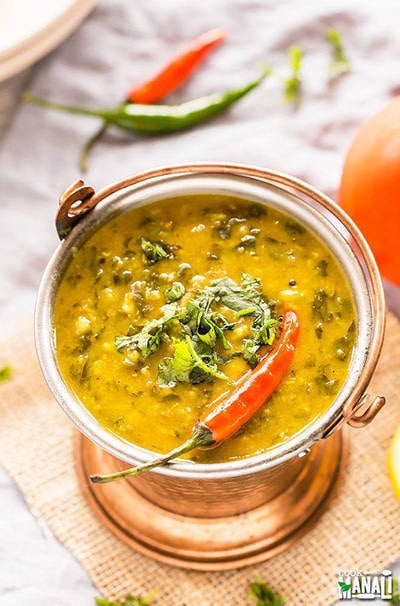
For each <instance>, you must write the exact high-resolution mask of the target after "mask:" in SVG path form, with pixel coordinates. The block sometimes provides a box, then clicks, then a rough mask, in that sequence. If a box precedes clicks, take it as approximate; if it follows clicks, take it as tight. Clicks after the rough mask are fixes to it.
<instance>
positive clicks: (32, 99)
mask: <svg viewBox="0 0 400 606" xmlns="http://www.w3.org/2000/svg"><path fill="white" fill-rule="evenodd" d="M22 99H23V100H24V101H27V102H28V103H32V104H33V105H39V106H40V107H47V108H49V109H56V110H59V111H62V112H67V113H69V114H79V115H83V116H94V117H95V118H103V113H102V112H101V111H100V112H99V111H98V110H95V109H87V108H85V107H75V106H73V105H64V104H63V103H56V102H55V101H48V100H47V99H42V98H41V97H36V95H32V93H24V94H23V95H22Z"/></svg>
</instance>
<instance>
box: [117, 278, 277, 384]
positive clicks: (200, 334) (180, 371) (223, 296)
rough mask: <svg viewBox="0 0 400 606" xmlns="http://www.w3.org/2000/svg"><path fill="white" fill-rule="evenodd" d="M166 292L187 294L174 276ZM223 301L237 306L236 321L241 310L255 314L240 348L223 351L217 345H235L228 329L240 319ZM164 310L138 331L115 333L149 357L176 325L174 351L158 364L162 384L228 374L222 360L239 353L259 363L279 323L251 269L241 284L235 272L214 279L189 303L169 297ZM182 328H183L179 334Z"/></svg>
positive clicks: (123, 342)
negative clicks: (233, 317)
mask: <svg viewBox="0 0 400 606" xmlns="http://www.w3.org/2000/svg"><path fill="white" fill-rule="evenodd" d="M164 294H165V296H166V298H167V300H175V301H176V297H179V298H181V297H182V296H183V294H184V286H183V285H182V284H181V283H180V282H174V284H173V285H172V287H171V288H170V289H167V290H166V291H165V293H164ZM221 305H222V306H225V307H227V308H229V309H230V310H232V311H234V312H236V317H237V321H239V320H240V318H241V317H243V316H249V317H252V325H251V328H250V336H249V337H248V338H246V339H243V342H242V351H241V352H232V354H231V355H229V356H220V355H219V354H218V348H219V351H220V350H221V348H222V349H225V350H230V349H232V346H231V344H230V342H229V340H228V338H227V334H226V333H227V332H228V331H232V330H234V328H235V325H236V321H235V322H229V321H228V320H227V318H226V317H225V315H224V314H223V313H222V310H221ZM161 310H162V312H163V315H162V316H161V317H160V318H158V319H154V320H151V321H150V322H147V324H145V325H144V326H143V327H142V328H141V329H140V330H139V331H138V332H136V333H135V334H131V335H123V336H118V337H116V338H115V345H116V347H117V349H118V350H122V349H123V348H134V349H136V350H137V351H139V352H140V353H141V354H142V356H143V358H144V359H146V358H147V357H148V356H149V355H151V354H152V353H154V352H155V351H157V350H158V348H159V347H160V345H161V343H162V342H163V340H166V339H170V335H169V331H170V329H171V328H172V327H174V338H173V339H172V344H173V347H174V351H173V355H172V357H168V358H166V359H164V360H163V361H161V362H160V364H159V372H158V382H159V384H160V385H173V384H175V383H192V384H196V383H202V382H205V381H210V380H212V379H214V378H217V379H223V380H227V377H226V375H225V374H224V373H222V372H221V371H220V370H219V368H218V365H223V364H226V363H228V362H229V361H230V360H232V359H233V358H234V357H236V356H238V355H241V356H242V357H243V358H244V359H245V360H246V362H247V363H248V364H249V365H250V366H255V365H256V364H257V362H258V358H257V351H258V350H259V348H260V347H261V346H262V345H272V343H273V342H274V340H275V336H276V328H277V325H278V320H277V319H276V318H274V317H272V311H271V310H272V304H271V303H269V302H267V300H266V299H265V297H264V295H263V293H262V285H261V281H260V280H259V279H258V278H254V277H253V276H250V275H249V274H242V280H241V283H240V284H237V283H236V282H235V281H234V280H232V279H231V278H220V279H218V280H214V281H213V282H212V283H211V284H210V286H207V287H206V288H205V289H204V290H202V291H200V292H198V293H197V294H196V295H195V296H194V297H193V298H192V299H190V300H189V301H188V302H187V303H186V305H184V306H179V305H178V304H177V303H176V302H175V303H169V304H167V305H164V306H163V307H162V308H161ZM179 328H180V333H181V334H180V335H178V337H176V336H175V335H176V333H177V329H178V331H179Z"/></svg>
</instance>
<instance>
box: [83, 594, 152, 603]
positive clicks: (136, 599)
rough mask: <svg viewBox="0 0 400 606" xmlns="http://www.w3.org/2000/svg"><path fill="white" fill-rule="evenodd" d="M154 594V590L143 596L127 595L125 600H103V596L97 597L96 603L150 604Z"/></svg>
mask: <svg viewBox="0 0 400 606" xmlns="http://www.w3.org/2000/svg"><path fill="white" fill-rule="evenodd" d="M154 595H155V592H154V591H152V592H151V593H149V594H148V595H147V596H144V597H143V598H140V597H134V596H132V595H127V596H126V597H125V599H124V601H123V602H110V601H109V600H103V599H102V598H95V599H94V603H95V604H97V606H150V603H151V600H152V599H153V597H154Z"/></svg>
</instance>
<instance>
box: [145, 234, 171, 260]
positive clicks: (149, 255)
mask: <svg viewBox="0 0 400 606" xmlns="http://www.w3.org/2000/svg"><path fill="white" fill-rule="evenodd" d="M141 248H142V251H143V254H144V256H145V257H146V259H147V263H148V264H149V265H154V263H157V261H162V259H172V258H173V256H174V255H173V253H172V250H171V247H170V246H169V245H168V244H166V243H165V242H150V240H145V239H144V238H142V239H141Z"/></svg>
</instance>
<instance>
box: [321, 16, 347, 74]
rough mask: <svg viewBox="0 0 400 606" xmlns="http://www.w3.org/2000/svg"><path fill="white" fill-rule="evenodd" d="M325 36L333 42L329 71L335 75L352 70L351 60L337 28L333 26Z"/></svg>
mask: <svg viewBox="0 0 400 606" xmlns="http://www.w3.org/2000/svg"><path fill="white" fill-rule="evenodd" d="M325 38H326V39H327V40H328V42H330V44H331V55H332V61H331V63H330V64H329V71H330V73H331V75H332V76H333V77H338V76H342V75H343V74H347V73H348V72H350V71H351V65H350V61H349V59H348V58H347V56H346V53H345V50H344V46H343V42H342V37H341V35H340V33H339V32H338V31H337V29H334V28H333V27H332V28H330V29H328V30H327V32H326V33H325Z"/></svg>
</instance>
